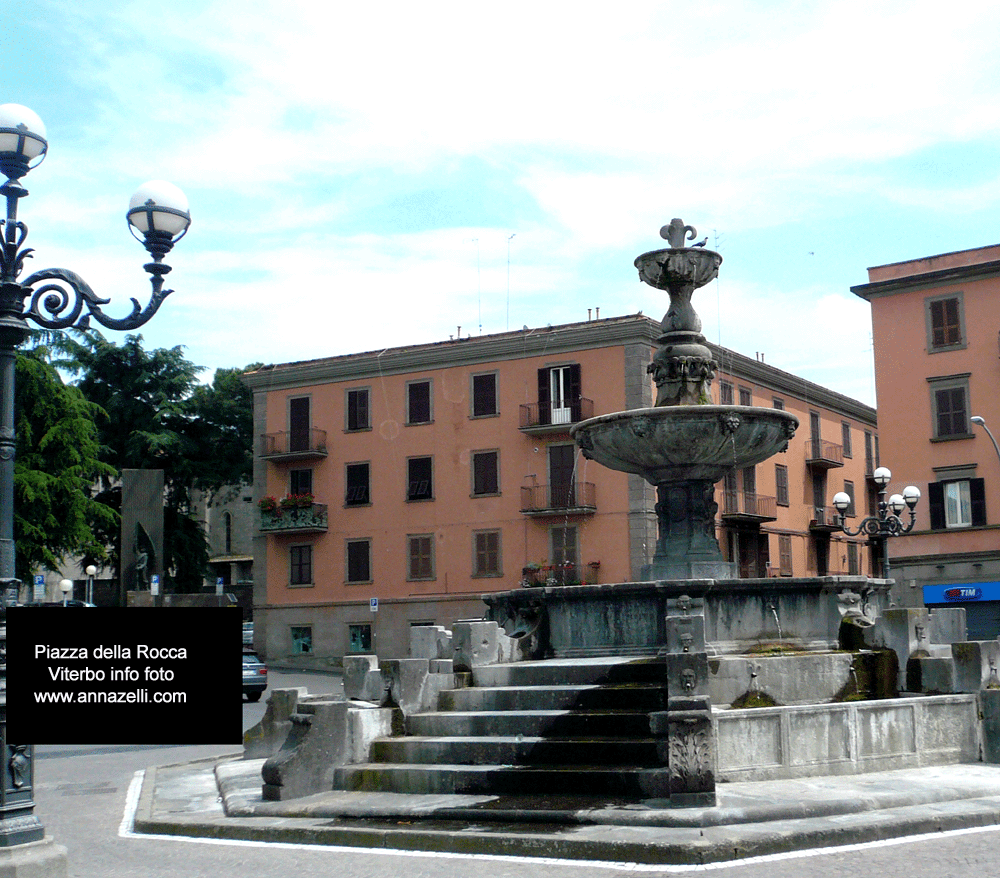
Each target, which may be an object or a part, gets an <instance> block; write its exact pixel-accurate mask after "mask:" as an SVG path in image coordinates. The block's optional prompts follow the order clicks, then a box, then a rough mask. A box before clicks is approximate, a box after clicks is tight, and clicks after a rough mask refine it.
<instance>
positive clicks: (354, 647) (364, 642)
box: [347, 623, 372, 652]
mask: <svg viewBox="0 0 1000 878" xmlns="http://www.w3.org/2000/svg"><path fill="white" fill-rule="evenodd" d="M347 636H348V646H347V648H348V650H349V651H350V652H371V651H372V626H371V625H369V624H367V623H365V624H361V625H348V626H347Z"/></svg>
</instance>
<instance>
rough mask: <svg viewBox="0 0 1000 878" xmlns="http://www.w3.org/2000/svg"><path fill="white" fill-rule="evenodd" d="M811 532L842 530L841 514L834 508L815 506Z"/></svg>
mask: <svg viewBox="0 0 1000 878" xmlns="http://www.w3.org/2000/svg"><path fill="white" fill-rule="evenodd" d="M809 529H810V530H822V531H835V530H840V513H839V512H838V511H837V510H836V508H835V507H833V506H814V507H813V514H812V519H811V520H810V522H809Z"/></svg>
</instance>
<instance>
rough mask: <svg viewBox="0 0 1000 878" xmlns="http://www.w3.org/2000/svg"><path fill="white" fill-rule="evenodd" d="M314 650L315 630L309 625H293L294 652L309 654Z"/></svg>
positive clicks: (296, 653)
mask: <svg viewBox="0 0 1000 878" xmlns="http://www.w3.org/2000/svg"><path fill="white" fill-rule="evenodd" d="M312 651H313V630H312V628H311V627H310V626H308V625H293V626H292V652H293V653H294V654H295V655H309V654H310V653H311V652H312Z"/></svg>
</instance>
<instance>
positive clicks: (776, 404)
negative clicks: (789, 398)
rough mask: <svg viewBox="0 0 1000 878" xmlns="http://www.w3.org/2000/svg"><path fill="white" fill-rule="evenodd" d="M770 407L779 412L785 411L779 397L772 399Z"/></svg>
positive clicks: (783, 402)
mask: <svg viewBox="0 0 1000 878" xmlns="http://www.w3.org/2000/svg"><path fill="white" fill-rule="evenodd" d="M771 405H772V406H773V407H774V408H776V409H777V410H778V411H779V412H783V411H784V410H785V401H784V400H783V399H782V398H781V397H780V396H776V397H774V399H772V400H771Z"/></svg>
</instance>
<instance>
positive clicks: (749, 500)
mask: <svg viewBox="0 0 1000 878" xmlns="http://www.w3.org/2000/svg"><path fill="white" fill-rule="evenodd" d="M722 517H723V519H726V520H728V521H731V522H739V521H746V522H759V521H775V520H776V519H777V517H778V501H777V498H775V497H765V496H763V495H762V494H755V493H747V492H745V491H723V493H722Z"/></svg>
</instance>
